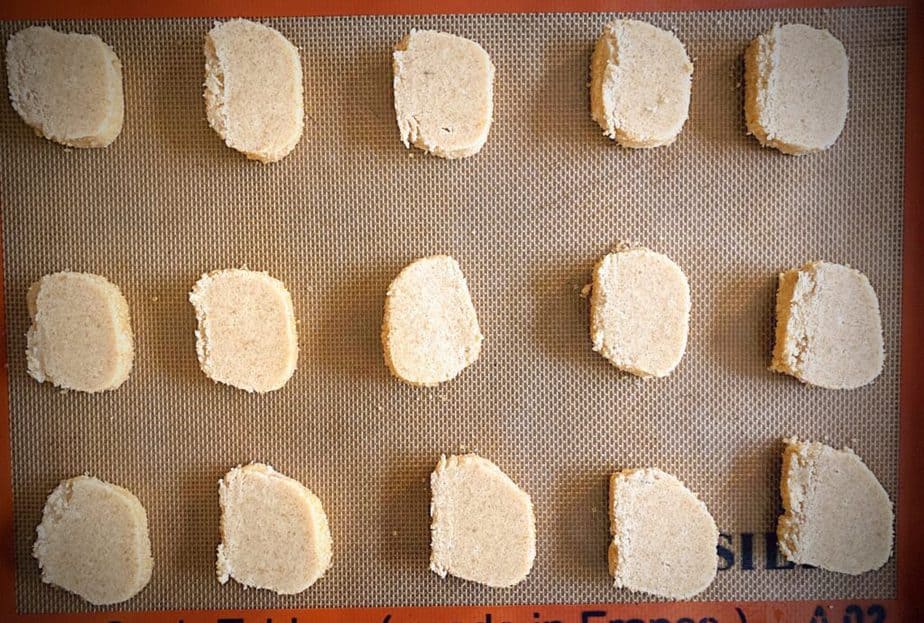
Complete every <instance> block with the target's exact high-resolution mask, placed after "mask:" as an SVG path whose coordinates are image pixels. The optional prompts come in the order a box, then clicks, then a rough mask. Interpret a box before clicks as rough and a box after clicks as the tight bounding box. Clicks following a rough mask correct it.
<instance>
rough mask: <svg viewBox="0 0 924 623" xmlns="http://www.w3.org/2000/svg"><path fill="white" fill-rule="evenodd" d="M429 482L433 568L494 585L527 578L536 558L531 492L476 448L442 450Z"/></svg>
mask: <svg viewBox="0 0 924 623" xmlns="http://www.w3.org/2000/svg"><path fill="white" fill-rule="evenodd" d="M430 487H431V490H432V493H433V497H432V499H431V502H430V517H431V518H432V523H431V525H430V540H431V548H432V549H431V554H430V570H431V571H433V572H434V573H436V574H437V575H439V576H440V577H441V578H445V577H446V575H447V574H449V575H453V576H455V577H458V578H462V579H463V580H470V581H472V582H478V583H480V584H486V585H488V586H493V587H508V586H513V585H514V584H518V583H519V582H522V581H523V580H524V579H526V576H527V575H529V572H530V570H531V569H532V568H533V561H534V560H535V558H536V519H535V516H534V515H533V505H532V502H531V501H530V499H529V495H527V494H526V493H525V492H524V491H523V490H522V489H520V488H519V487H518V486H517V485H516V483H514V482H513V481H512V480H511V479H510V478H509V477H508V476H507V475H506V474H505V473H504V472H502V471H501V470H500V468H499V467H498V466H497V465H495V464H494V463H492V462H491V461H489V460H487V459H484V458H481V457H480V456H477V455H475V454H463V455H459V456H450V457H449V458H447V457H446V456H445V455H443V456H441V457H440V461H439V463H437V465H436V470H435V471H434V472H433V474H432V475H431V476H430Z"/></svg>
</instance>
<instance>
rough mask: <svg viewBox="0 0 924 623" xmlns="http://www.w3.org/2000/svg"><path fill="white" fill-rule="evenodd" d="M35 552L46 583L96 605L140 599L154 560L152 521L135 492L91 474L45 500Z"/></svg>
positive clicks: (66, 482)
mask: <svg viewBox="0 0 924 623" xmlns="http://www.w3.org/2000/svg"><path fill="white" fill-rule="evenodd" d="M36 533H37V538H36V540H35V545H34V546H33V548H32V554H33V556H35V558H37V559H38V564H39V567H41V569H42V581H43V582H45V583H47V584H54V585H55V586H59V587H61V588H63V589H64V590H66V591H69V592H71V593H74V594H76V595H79V596H80V597H82V598H83V599H85V600H87V601H88V602H90V603H91V604H95V605H106V604H115V603H119V602H122V601H125V600H127V599H131V598H132V597H134V596H135V595H137V594H138V593H139V592H140V591H141V590H142V589H143V588H144V587H145V586H147V584H148V581H149V580H150V579H151V570H152V569H153V567H154V559H153V558H152V557H151V541H150V538H149V536H148V517H147V513H145V510H144V507H143V506H142V505H141V502H139V501H138V498H136V497H135V496H134V494H132V492H131V491H128V490H127V489H123V488H122V487H119V486H116V485H112V484H109V483H108V482H103V481H102V480H98V479H96V478H93V477H91V476H77V477H76V478H71V479H69V480H64V481H62V482H61V483H60V484H59V485H58V486H57V487H56V488H55V490H54V491H52V492H51V495H49V496H48V501H47V502H45V509H44V511H43V512H42V522H41V523H40V524H39V525H38V527H37V528H36Z"/></svg>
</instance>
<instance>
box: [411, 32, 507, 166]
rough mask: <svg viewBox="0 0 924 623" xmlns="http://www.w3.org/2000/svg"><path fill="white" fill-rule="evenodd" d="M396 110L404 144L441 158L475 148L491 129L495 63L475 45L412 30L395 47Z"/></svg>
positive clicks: (475, 150) (445, 35) (441, 34)
mask: <svg viewBox="0 0 924 623" xmlns="http://www.w3.org/2000/svg"><path fill="white" fill-rule="evenodd" d="M393 64H394V91H395V113H396V115H397V118H398V129H399V130H400V131H401V141H402V142H403V143H404V146H405V147H410V146H411V145H414V146H415V147H418V148H420V149H422V150H424V151H427V152H430V153H432V154H434V155H436V156H440V157H442V158H463V157H466V156H472V155H474V154H476V153H478V152H479V151H480V150H481V148H482V146H483V145H484V144H485V141H487V140H488V132H489V130H490V129H491V117H492V114H493V109H494V65H493V64H492V63H491V59H490V58H489V57H488V53H487V52H485V51H484V48H482V47H481V46H480V45H478V44H477V43H475V42H474V41H469V40H468V39H464V38H462V37H457V36H455V35H450V34H448V33H445V32H436V31H432V30H412V31H411V33H410V34H409V35H407V36H406V37H404V39H402V40H401V41H399V42H398V44H397V45H396V46H395V52H394V63H393Z"/></svg>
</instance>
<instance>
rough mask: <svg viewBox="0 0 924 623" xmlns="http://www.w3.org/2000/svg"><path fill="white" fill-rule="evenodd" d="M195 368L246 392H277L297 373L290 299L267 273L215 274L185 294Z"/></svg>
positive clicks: (283, 289)
mask: <svg viewBox="0 0 924 623" xmlns="http://www.w3.org/2000/svg"><path fill="white" fill-rule="evenodd" d="M189 301H190V302H191V303H192V304H193V307H194V308H195V310H196V318H197V320H198V328H197V329H196V352H197V354H198V356H199V366H200V367H201V368H202V371H203V372H204V373H205V374H206V376H208V377H209V378H210V379H212V380H213V381H215V382H216V383H225V384H227V385H231V386H232V387H237V388H239V389H243V390H246V391H249V392H258V393H263V392H268V391H273V390H276V389H280V388H281V387H282V386H283V385H285V384H286V382H287V381H288V380H289V378H291V376H292V374H293V373H294V372H295V365H296V363H297V361H298V333H297V329H296V326H295V311H294V309H293V307H292V297H291V295H290V294H289V291H288V290H286V287H285V285H284V284H283V283H282V282H281V281H279V280H278V279H274V278H273V277H270V276H269V275H268V274H267V273H265V272H257V271H252V270H243V269H229V270H217V271H213V272H211V273H208V274H204V275H202V277H201V278H200V279H199V281H197V282H196V284H195V285H194V286H193V289H192V292H190V293H189Z"/></svg>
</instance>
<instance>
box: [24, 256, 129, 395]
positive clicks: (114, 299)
mask: <svg viewBox="0 0 924 623" xmlns="http://www.w3.org/2000/svg"><path fill="white" fill-rule="evenodd" d="M26 298H27V301H26V302H27V304H28V308H29V315H30V316H31V317H32V326H30V327H29V331H28V333H27V334H26V363H27V368H28V371H29V374H30V375H31V376H32V377H33V378H35V380H36V381H38V382H39V383H44V382H45V381H48V382H49V383H52V384H53V385H56V386H57V387H61V388H64V389H75V390H79V391H84V392H100V391H105V390H110V389H116V388H117V387H119V386H120V385H121V384H122V383H124V382H125V380H126V379H127V378H128V375H129V374H130V373H131V371H132V363H133V361H134V358H135V347H134V336H133V334H132V327H131V319H130V317H129V311H128V303H127V302H126V301H125V297H124V296H122V292H121V291H120V290H119V288H118V286H116V285H115V284H112V283H110V282H109V281H108V280H107V279H106V278H105V277H100V276H99V275H91V274H87V273H70V272H61V273H54V274H51V275H45V276H44V277H42V278H41V279H39V280H38V281H36V282H35V283H34V284H32V287H30V288H29V293H28V295H27V297H26Z"/></svg>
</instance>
